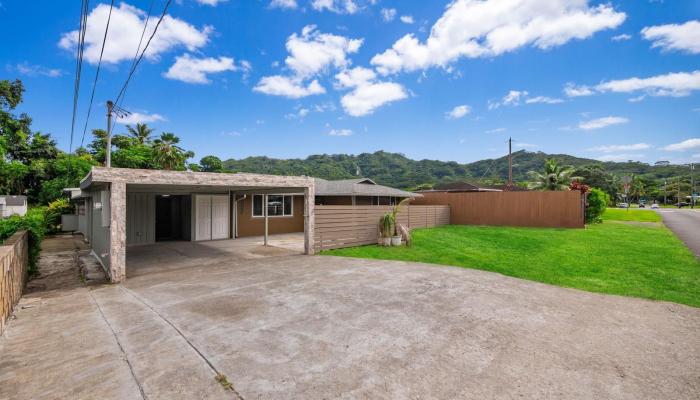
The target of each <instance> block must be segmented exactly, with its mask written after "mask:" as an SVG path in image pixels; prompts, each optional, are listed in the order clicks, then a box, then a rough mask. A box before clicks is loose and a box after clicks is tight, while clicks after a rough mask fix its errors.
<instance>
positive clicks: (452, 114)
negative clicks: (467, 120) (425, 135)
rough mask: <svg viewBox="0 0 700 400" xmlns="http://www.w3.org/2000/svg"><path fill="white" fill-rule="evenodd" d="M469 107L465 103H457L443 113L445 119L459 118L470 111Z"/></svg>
mask: <svg viewBox="0 0 700 400" xmlns="http://www.w3.org/2000/svg"><path fill="white" fill-rule="evenodd" d="M471 110H472V109H471V107H469V106H468V105H466V104H462V105H459V106H457V107H455V108H453V109H452V110H450V111H448V112H446V113H445V118H447V119H460V118H462V117H464V116H465V115H467V114H469V113H470V112H471Z"/></svg>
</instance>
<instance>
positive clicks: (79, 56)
mask: <svg viewBox="0 0 700 400" xmlns="http://www.w3.org/2000/svg"><path fill="white" fill-rule="evenodd" d="M88 3H89V1H88V0H83V1H82V3H81V5H80V25H79V28H78V49H77V51H76V56H75V80H74V82H73V117H72V119H71V125H70V147H69V148H68V154H70V153H72V152H73V135H74V132H75V117H76V115H77V113H78V95H79V94H80V76H81V72H82V69H83V49H84V48H85V31H86V30H87V14H88V13H87V11H88V8H89V5H88Z"/></svg>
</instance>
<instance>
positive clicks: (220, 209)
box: [211, 195, 229, 239]
mask: <svg viewBox="0 0 700 400" xmlns="http://www.w3.org/2000/svg"><path fill="white" fill-rule="evenodd" d="M228 208H229V207H228V196H227V195H223V196H211V238H212V239H227V238H228V230H229V221H228V219H229V213H228Z"/></svg>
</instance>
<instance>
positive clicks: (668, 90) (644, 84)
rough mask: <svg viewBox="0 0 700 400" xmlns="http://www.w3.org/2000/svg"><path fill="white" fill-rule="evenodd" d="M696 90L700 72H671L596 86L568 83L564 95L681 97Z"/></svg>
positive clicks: (699, 83) (699, 85) (698, 85)
mask: <svg viewBox="0 0 700 400" xmlns="http://www.w3.org/2000/svg"><path fill="white" fill-rule="evenodd" d="M697 90H700V70H697V71H693V72H673V73H668V74H665V75H656V76H652V77H649V78H637V77H634V78H628V79H620V80H612V81H605V82H602V83H600V84H598V85H596V86H585V85H584V86H577V85H575V84H573V83H571V82H570V83H567V84H566V86H565V87H564V93H566V95H567V96H569V97H578V96H591V95H593V94H595V93H596V92H598V93H605V92H613V93H633V92H638V91H642V92H644V94H646V95H649V96H672V97H683V96H688V95H690V94H691V93H692V92H694V91H697ZM637 100H639V99H637Z"/></svg>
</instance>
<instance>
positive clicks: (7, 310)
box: [0, 231, 29, 334]
mask: <svg viewBox="0 0 700 400" xmlns="http://www.w3.org/2000/svg"><path fill="white" fill-rule="evenodd" d="M28 240H29V235H28V233H27V231H19V232H16V233H15V234H14V235H12V236H10V237H9V238H8V239H7V240H6V241H5V243H3V244H2V245H0V334H2V333H3V332H4V331H5V322H6V321H7V318H8V317H9V316H10V314H11V313H12V309H13V308H14V306H15V305H16V304H17V302H18V301H19V298H20V297H21V296H22V289H24V283H25V282H26V280H27V267H28V264H29V242H28Z"/></svg>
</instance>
